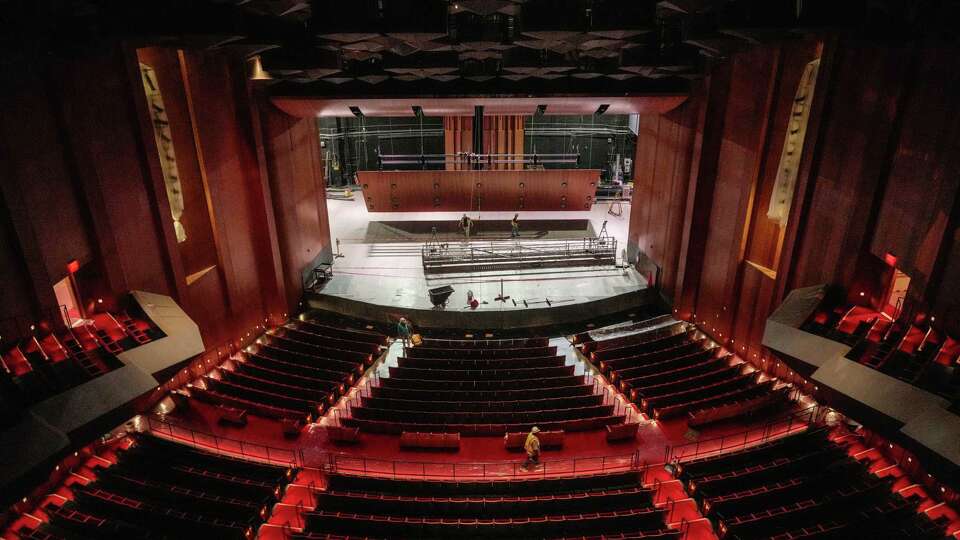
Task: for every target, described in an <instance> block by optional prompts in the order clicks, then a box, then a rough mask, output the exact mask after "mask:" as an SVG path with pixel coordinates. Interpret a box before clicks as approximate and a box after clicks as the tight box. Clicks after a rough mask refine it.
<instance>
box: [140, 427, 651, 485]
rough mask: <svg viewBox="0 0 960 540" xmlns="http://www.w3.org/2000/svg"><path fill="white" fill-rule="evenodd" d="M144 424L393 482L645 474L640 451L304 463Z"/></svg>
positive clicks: (251, 455)
mask: <svg viewBox="0 0 960 540" xmlns="http://www.w3.org/2000/svg"><path fill="white" fill-rule="evenodd" d="M142 421H143V422H145V425H144V427H145V428H146V429H148V430H149V431H152V432H154V433H156V434H158V435H160V436H166V437H168V438H171V439H173V440H176V441H177V442H180V443H182V444H188V445H191V446H193V447H195V448H199V449H202V450H207V451H213V452H216V453H220V454H223V455H227V456H232V457H240V458H244V459H249V460H252V461H260V462H265V463H273V464H276V465H284V466H288V467H319V468H321V469H323V470H324V471H325V472H327V473H336V472H340V473H348V474H349V473H354V474H365V475H374V476H387V477H394V478H401V477H402V478H422V479H429V478H437V479H463V480H467V479H508V478H516V477H520V478H537V477H551V476H570V475H575V474H599V473H614V472H630V471H636V472H638V473H639V474H641V475H642V476H641V478H643V477H645V476H646V474H647V470H648V469H649V465H648V464H647V462H646V461H644V460H641V459H640V451H639V450H635V451H633V452H631V453H627V454H607V455H598V456H579V457H572V458H565V459H554V460H543V461H541V462H540V464H539V465H538V466H537V468H536V469H534V470H532V471H527V472H523V471H521V470H520V466H521V459H520V456H518V458H517V459H516V460H511V461H490V462H456V463H454V462H440V461H410V460H392V459H382V458H375V457H369V456H354V455H349V454H342V453H335V452H322V451H321V452H316V453H313V454H311V455H312V456H315V457H312V458H311V460H310V462H307V461H306V458H305V456H304V452H303V450H302V449H289V448H276V447H273V446H269V445H264V444H258V443H251V442H249V441H242V440H239V439H232V438H229V437H223V436H220V435H215V434H212V433H208V432H204V431H200V430H198V429H194V428H191V427H189V426H184V425H180V424H177V423H174V422H171V421H169V420H168V419H163V418H159V417H156V416H143V417H142Z"/></svg>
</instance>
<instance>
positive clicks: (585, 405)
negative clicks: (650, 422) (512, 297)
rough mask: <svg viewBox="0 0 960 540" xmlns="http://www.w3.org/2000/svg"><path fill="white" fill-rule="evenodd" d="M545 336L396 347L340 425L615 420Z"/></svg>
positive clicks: (560, 426) (596, 424)
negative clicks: (391, 360) (399, 351)
mask: <svg viewBox="0 0 960 540" xmlns="http://www.w3.org/2000/svg"><path fill="white" fill-rule="evenodd" d="M566 364H567V362H566V358H565V357H564V356H562V355H557V347H556V346H552V345H550V344H549V340H548V339H546V338H523V339H520V340H506V341H502V342H493V341H470V340H436V339H429V338H427V339H425V340H423V343H422V345H420V346H416V347H406V348H404V353H403V356H401V357H399V358H398V359H397V366H391V367H389V368H388V370H387V374H388V376H386V377H382V378H380V379H379V381H378V384H377V385H375V386H374V387H373V388H372V390H371V393H370V395H369V396H364V397H362V398H361V400H360V404H359V405H357V406H354V407H352V408H351V411H350V418H343V419H341V422H342V423H343V424H344V425H348V426H354V427H359V428H361V429H363V430H368V431H377V432H383V433H399V432H404V431H415V432H429V431H437V432H459V433H462V434H474V435H477V434H490V435H502V434H504V433H505V432H506V431H525V430H528V429H530V428H531V427H533V426H535V425H536V426H539V427H540V428H541V429H548V428H549V429H551V430H562V431H577V430H586V429H602V428H603V427H604V426H606V425H609V424H616V423H621V422H622V420H623V419H622V417H621V416H618V415H614V414H613V406H612V405H603V397H602V396H598V395H594V392H593V388H592V387H591V386H590V385H588V384H587V380H586V377H585V376H583V375H576V369H577V367H576V366H575V365H566Z"/></svg>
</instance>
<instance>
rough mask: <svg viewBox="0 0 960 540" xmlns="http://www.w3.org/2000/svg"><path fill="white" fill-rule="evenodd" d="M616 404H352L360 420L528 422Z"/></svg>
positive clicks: (596, 413)
mask: <svg viewBox="0 0 960 540" xmlns="http://www.w3.org/2000/svg"><path fill="white" fill-rule="evenodd" d="M535 405H537V404H534V406H535ZM613 408H614V406H613V405H587V406H581V407H573V408H569V409H539V408H538V409H535V410H527V411H512V410H502V409H488V410H483V411H409V410H400V409H377V408H373V407H370V406H368V405H366V404H364V405H363V406H362V407H353V408H352V409H351V416H352V417H353V418H356V419H360V420H381V421H394V422H398V423H401V424H409V425H412V424H436V425H443V424H525V425H526V424H529V425H536V424H537V423H544V424H546V423H548V422H550V423H556V422H563V421H567V420H582V419H587V418H604V417H609V416H612V415H613Z"/></svg>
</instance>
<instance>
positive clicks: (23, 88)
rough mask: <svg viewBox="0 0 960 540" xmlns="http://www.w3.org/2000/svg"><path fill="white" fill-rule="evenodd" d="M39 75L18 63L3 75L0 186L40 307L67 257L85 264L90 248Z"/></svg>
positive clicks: (47, 304)
mask: <svg viewBox="0 0 960 540" xmlns="http://www.w3.org/2000/svg"><path fill="white" fill-rule="evenodd" d="M44 77H45V76H44V74H43V73H38V72H37V71H35V70H34V69H33V68H32V67H28V66H23V69H22V70H19V71H18V72H17V74H16V76H15V77H11V78H9V79H7V81H8V85H5V86H6V88H4V96H5V97H3V98H2V99H3V101H4V102H5V103H7V104H9V105H10V106H9V107H5V108H4V114H3V115H0V155H2V156H3V161H4V167H3V169H2V173H0V174H3V176H4V177H5V178H4V180H3V182H2V187H0V190H2V192H3V195H4V199H5V200H6V203H7V204H8V205H9V208H10V211H9V216H10V218H11V219H12V221H11V223H10V226H12V227H13V228H14V229H12V230H11V232H16V234H19V235H20V237H21V238H23V240H24V241H25V242H24V244H26V245H22V244H21V243H20V242H16V241H15V242H14V243H13V244H12V245H21V248H22V249H23V251H24V255H25V256H27V257H28V267H27V268H28V269H29V274H27V275H26V276H24V277H25V279H26V282H27V283H29V288H28V289H26V290H27V291H33V292H32V295H33V296H37V297H38V300H39V301H40V303H41V304H42V306H43V307H44V308H53V307H54V306H55V304H56V299H55V297H54V296H53V289H52V284H53V283H55V282H57V281H59V280H60V279H62V278H63V277H65V276H66V275H67V269H66V264H67V262H68V261H70V260H73V259H76V260H78V261H80V262H81V263H87V262H89V261H90V260H91V259H93V258H94V257H95V253H96V252H95V250H94V245H93V243H92V242H91V239H90V237H89V235H88V223H89V222H88V220H87V219H86V217H85V214H84V210H83V201H82V199H81V193H80V192H79V190H78V189H77V188H76V186H75V185H74V183H73V175H74V171H73V168H72V163H71V157H70V155H69V149H67V148H65V147H64V140H63V138H62V135H61V133H60V131H61V129H62V125H61V123H60V119H59V111H58V107H57V105H56V102H55V101H54V100H55V99H56V96H55V95H51V92H50V91H48V86H47V84H46V82H45V80H44ZM15 238H16V236H14V237H11V239H15ZM11 260H12V259H11ZM18 281H19V280H18ZM11 294H13V293H11ZM22 309H23V306H18V308H17V309H16V312H17V313H20V314H21V315H26V313H23V312H22Z"/></svg>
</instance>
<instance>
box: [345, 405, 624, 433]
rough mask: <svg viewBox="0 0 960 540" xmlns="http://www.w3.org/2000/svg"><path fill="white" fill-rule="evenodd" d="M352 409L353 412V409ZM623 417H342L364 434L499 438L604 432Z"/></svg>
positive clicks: (622, 419) (620, 421)
mask: <svg viewBox="0 0 960 540" xmlns="http://www.w3.org/2000/svg"><path fill="white" fill-rule="evenodd" d="M354 410H356V409H354ZM625 420H626V417H625V416H624V415H622V414H620V415H610V416H595V417H590V418H576V419H571V420H554V421H542V422H536V423H534V422H525V423H512V424H503V423H501V424H482V423H470V424H457V423H442V424H434V423H424V422H422V421H418V420H415V419H413V420H411V421H402V420H369V419H364V418H355V417H354V418H342V419H341V420H340V421H341V422H342V423H343V425H345V426H350V427H358V428H360V429H362V430H363V431H365V432H368V433H385V434H391V435H399V434H401V433H403V432H404V431H423V432H429V433H443V432H451V433H460V434H462V435H503V434H504V433H507V432H509V431H529V430H530V428H532V427H533V426H537V427H539V428H540V429H542V430H547V431H561V430H562V431H590V430H595V429H604V428H605V427H606V426H609V425H616V424H622V423H623V422H624V421H625Z"/></svg>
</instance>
